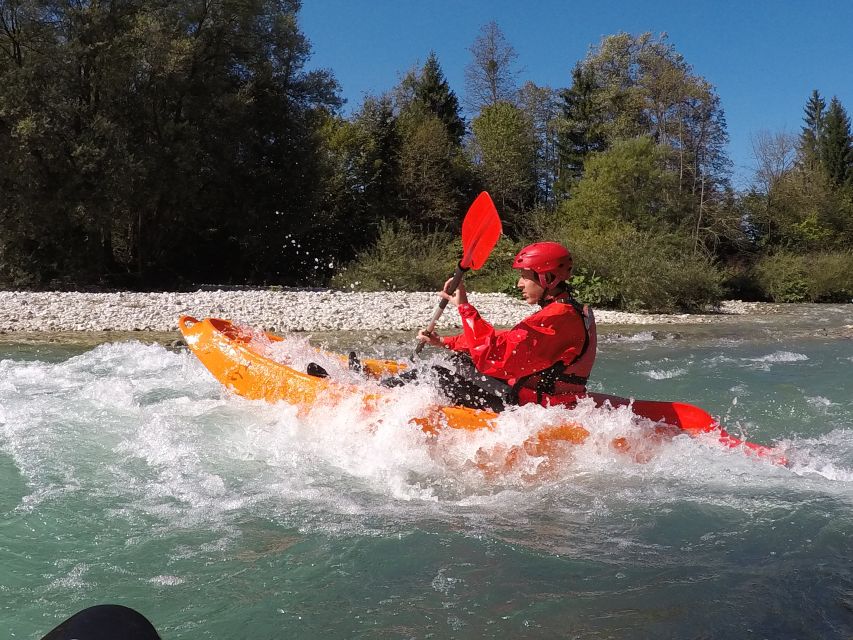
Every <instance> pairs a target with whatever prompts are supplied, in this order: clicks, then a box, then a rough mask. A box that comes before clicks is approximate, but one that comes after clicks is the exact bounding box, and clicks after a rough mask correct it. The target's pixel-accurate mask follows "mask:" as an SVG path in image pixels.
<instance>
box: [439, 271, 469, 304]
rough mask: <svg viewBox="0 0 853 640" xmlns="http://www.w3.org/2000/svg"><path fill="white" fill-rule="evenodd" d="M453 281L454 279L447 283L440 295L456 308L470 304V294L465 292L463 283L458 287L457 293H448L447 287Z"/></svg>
mask: <svg viewBox="0 0 853 640" xmlns="http://www.w3.org/2000/svg"><path fill="white" fill-rule="evenodd" d="M452 281H453V278H450V280H448V281H447V282H445V283H444V287H443V288H442V290H441V291H440V292H439V294H438V295H440V296H441V297H442V298H444V299H445V300H448V301H449V302H450V304H452V305H453V306H454V307H458V306H459V305H460V304H468V294H467V293H466V292H465V285H464V284H463V283H462V282H460V283H459V286H457V287H456V291H454V292H453V295H450V294H449V293H446V291H447V287H449V286H450V283H451V282H452Z"/></svg>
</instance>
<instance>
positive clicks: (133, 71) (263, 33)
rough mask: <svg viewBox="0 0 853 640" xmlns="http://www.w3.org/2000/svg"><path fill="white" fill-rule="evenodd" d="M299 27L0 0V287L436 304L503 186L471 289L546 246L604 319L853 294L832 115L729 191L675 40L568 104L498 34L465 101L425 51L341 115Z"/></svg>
mask: <svg viewBox="0 0 853 640" xmlns="http://www.w3.org/2000/svg"><path fill="white" fill-rule="evenodd" d="M299 4H300V3H299V2H298V1H297V0H277V1H272V0H267V1H265V0H241V2H239V3H238V2H230V1H227V0H219V1H214V0H201V1H199V2H193V3H172V2H167V1H166V0H153V1H152V0H116V1H114V2H95V1H93V0H89V1H84V0H75V1H73V2H71V1H68V0H65V1H62V2H60V1H57V0H39V1H24V0H18V1H11V0H0V87H2V89H0V149H2V150H3V152H2V154H1V155H0V195H2V198H0V285H2V286H6V287H33V288H45V287H62V288H69V287H81V286H100V287H133V288H166V287H169V288H171V287H178V288H180V287H190V286H193V285H194V284H198V283H201V282H211V281H213V282H217V283H223V284H224V283H234V284H237V283H239V284H245V283H252V284H311V285H322V284H328V283H331V284H332V285H333V286H338V287H352V288H366V289H384V288H410V289H424V288H426V289H432V288H435V287H437V286H439V285H440V283H441V282H443V279H444V278H445V277H446V275H447V274H448V273H449V272H450V271H452V268H453V262H454V260H455V259H456V258H457V257H458V256H456V253H457V252H458V245H459V240H458V230H459V228H458V225H459V223H460V221H461V218H462V214H463V213H464V211H465V210H466V208H467V207H468V205H469V204H470V202H471V201H472V200H473V198H474V196H475V195H476V194H477V193H478V192H479V191H480V190H483V189H487V190H488V191H489V192H490V193H491V194H492V197H493V198H494V200H495V202H496V203H497V205H498V208H499V211H500V213H501V217H502V219H503V220H504V222H505V231H506V234H507V235H506V238H505V239H504V240H502V241H501V243H500V244H499V245H498V247H497V249H496V250H495V252H494V253H493V255H492V258H491V259H490V261H489V263H488V265H487V267H486V268H485V269H484V270H483V271H482V272H480V273H477V274H474V275H473V276H472V278H471V280H472V286H473V287H479V288H481V289H491V290H502V289H508V288H511V287H512V284H513V282H514V280H513V278H512V274H511V272H510V270H509V268H508V267H509V263H510V261H511V257H512V255H513V253H514V251H515V249H516V248H517V247H518V246H519V245H520V244H521V243H524V242H527V241H529V240H532V239H555V240H560V241H563V242H565V243H566V244H567V245H568V246H569V247H570V248H571V249H572V250H573V251H574V252H575V254H576V264H577V265H578V268H577V270H576V278H575V286H576V288H577V289H578V293H579V295H580V296H581V297H583V298H585V299H587V300H588V301H590V302H595V303H598V304H605V305H612V306H619V307H625V308H649V309H676V308H683V309H695V308H700V307H703V306H705V305H707V304H712V303H714V302H715V301H717V300H719V299H720V298H721V297H723V296H727V295H733V296H739V297H750V298H769V299H776V300H790V301H798V300H816V301H823V300H847V299H850V298H851V297H853V276H851V274H853V258H851V253H850V251H851V247H853V152H851V134H850V123H849V118H848V116H847V114H846V112H845V110H844V107H843V105H842V104H841V103H840V102H839V101H838V100H836V99H832V100H831V101H830V102H829V103H828V104H827V102H826V100H825V99H824V98H823V97H822V96H820V95H819V94H818V93H817V92H815V93H814V94H813V95H812V97H811V98H810V100H809V102H808V104H807V105H806V110H805V117H804V127H803V131H802V134H801V135H800V136H791V135H789V134H785V133H770V132H765V133H762V134H759V135H757V136H756V137H755V140H754V145H755V151H756V162H757V167H758V169H757V171H756V176H755V183H754V187H753V188H751V189H750V190H748V191H746V192H738V191H736V190H735V189H733V187H732V185H731V183H730V179H731V163H730V161H729V159H728V158H727V157H726V153H725V147H726V144H727V142H728V137H727V132H726V122H725V117H724V113H723V109H722V106H721V104H720V100H719V97H718V96H717V95H716V93H715V90H714V87H713V86H712V85H711V84H710V83H709V82H708V81H706V80H705V79H704V78H702V77H700V76H698V75H697V74H695V73H694V71H693V69H692V68H691V66H690V65H689V64H688V63H687V62H686V61H685V60H684V58H683V56H682V55H681V54H679V53H678V52H677V51H676V49H675V48H674V46H673V45H672V44H670V43H669V42H668V41H667V39H666V37H665V36H661V37H654V36H652V35H650V34H642V35H639V36H632V35H628V34H624V33H620V34H617V35H613V36H608V37H605V38H603V39H602V41H601V42H600V43H598V44H597V45H596V46H595V47H593V48H591V49H590V52H589V53H588V55H587V56H586V57H585V58H584V59H583V60H581V61H579V62H577V64H576V65H575V66H574V68H573V70H572V71H571V74H570V76H569V77H567V85H568V86H567V87H565V88H551V87H542V86H537V85H535V84H533V83H532V82H522V81H521V79H520V78H519V73H518V72H517V70H516V66H515V60H516V53H515V51H514V49H513V47H512V45H511V44H509V43H508V42H507V41H506V39H505V37H504V35H503V34H502V32H501V31H500V29H499V28H498V26H497V25H496V24H495V23H489V24H487V25H485V26H484V27H483V29H482V30H481V32H480V33H479V35H478V36H477V37H476V39H475V40H474V41H473V43H472V45H471V47H470V52H471V61H470V64H469V66H468V67H467V69H466V82H465V88H464V89H465V90H464V93H463V94H462V97H463V100H464V104H460V98H459V97H458V96H457V94H456V92H455V91H454V90H453V89H451V87H450V86H449V85H448V82H447V79H446V78H445V76H444V74H443V71H442V69H441V65H440V62H439V60H438V59H437V57H436V56H435V54H432V53H431V54H429V55H428V57H427V58H426V61H425V62H424V63H423V64H422V65H421V64H419V65H416V66H415V67H413V68H412V69H411V70H410V71H409V72H408V73H406V74H405V75H404V76H403V78H402V79H401V80H400V81H399V83H398V84H397V85H396V86H394V87H393V88H392V89H390V90H389V91H388V92H387V93H386V94H384V95H380V96H371V97H367V98H365V99H364V101H363V103H362V104H360V105H358V106H357V108H356V109H355V110H354V111H353V112H352V114H351V115H349V116H347V117H345V116H343V115H342V111H341V106H342V101H341V99H340V92H339V87H338V86H337V84H336V82H335V79H334V76H333V74H332V72H331V71H312V72H308V71H306V70H305V67H306V63H307V61H308V59H309V54H310V45H309V43H308V41H307V39H306V38H305V36H304V35H303V34H302V33H301V32H300V30H299V27H298V10H299Z"/></svg>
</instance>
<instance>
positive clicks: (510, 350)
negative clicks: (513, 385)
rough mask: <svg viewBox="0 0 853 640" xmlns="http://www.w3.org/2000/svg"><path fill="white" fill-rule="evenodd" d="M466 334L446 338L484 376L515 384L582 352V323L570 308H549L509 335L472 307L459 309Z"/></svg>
mask: <svg viewBox="0 0 853 640" xmlns="http://www.w3.org/2000/svg"><path fill="white" fill-rule="evenodd" d="M459 315H460V316H461V317H462V327H463V333H462V334H461V335H459V336H452V337H450V338H445V344H446V345H447V346H448V347H449V348H451V349H454V350H456V351H467V352H468V354H469V355H470V356H471V359H472V360H473V361H474V366H476V367H477V370H478V371H480V372H481V373H484V374H486V375H488V376H493V377H496V378H501V379H504V380H509V381H515V380H517V379H518V378H520V377H522V376H526V375H529V374H531V373H535V372H537V371H542V370H543V369H547V368H548V367H550V366H551V365H552V364H554V363H555V362H557V360H560V359H561V358H562V357H565V356H568V357H569V358H571V357H572V354H574V355H577V354H579V353H580V352H581V350H582V349H583V342H584V331H583V319H582V318H580V316H578V314H577V313H576V312H575V311H574V309H572V308H571V307H567V308H566V307H562V305H561V307H555V306H554V305H549V306H548V307H546V308H545V309H542V310H540V311H538V312H536V313H534V314H533V315H531V316H530V317H528V318H526V319H525V320H523V321H521V322H520V323H519V324H517V325H516V326H515V327H513V328H512V329H510V330H509V331H496V330H495V329H494V328H493V327H492V326H491V325H490V324H489V323H488V322H486V321H485V320H483V318H482V317H480V314H479V313H478V312H477V310H476V309H475V308H474V307H473V306H471V305H470V304H465V305H459Z"/></svg>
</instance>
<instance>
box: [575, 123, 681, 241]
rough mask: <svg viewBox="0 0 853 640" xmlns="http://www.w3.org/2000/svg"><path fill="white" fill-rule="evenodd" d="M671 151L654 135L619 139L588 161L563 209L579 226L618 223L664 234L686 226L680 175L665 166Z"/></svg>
mask: <svg viewBox="0 0 853 640" xmlns="http://www.w3.org/2000/svg"><path fill="white" fill-rule="evenodd" d="M668 154H669V151H668V150H667V149H666V148H664V147H660V146H658V145H656V144H655V143H654V141H653V140H652V139H651V138H649V137H647V136H646V137H641V138H633V139H631V140H619V141H617V142H615V143H614V144H613V146H612V147H611V148H610V149H608V150H607V151H603V152H600V153H594V154H591V155H590V156H589V158H588V159H587V161H586V166H585V170H584V176H583V178H582V179H581V181H580V182H579V183H578V185H577V187H576V189H575V191H574V192H573V196H572V198H571V199H569V200H567V201H566V202H565V203H564V204H563V205H562V208H561V210H562V212H563V214H565V215H566V216H567V217H568V219H569V220H570V221H571V223H572V224H575V225H578V226H592V227H607V226H608V225H611V224H614V223H616V222H621V223H628V224H630V225H632V226H633V227H634V228H636V229H641V230H648V231H653V232H659V233H665V232H667V231H672V230H675V229H679V228H681V229H682V230H683V231H685V232H687V231H688V229H687V228H685V225H684V220H683V217H682V212H683V210H684V209H683V205H682V202H681V201H680V198H679V193H678V178H677V176H676V175H674V174H673V173H672V172H671V171H668V170H667V168H666V165H667V162H668V160H669V158H668Z"/></svg>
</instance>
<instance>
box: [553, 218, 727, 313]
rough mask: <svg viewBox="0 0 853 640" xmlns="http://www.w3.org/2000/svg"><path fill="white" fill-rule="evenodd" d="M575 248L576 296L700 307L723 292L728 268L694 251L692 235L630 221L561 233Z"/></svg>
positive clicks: (619, 303) (637, 305)
mask: <svg viewBox="0 0 853 640" xmlns="http://www.w3.org/2000/svg"><path fill="white" fill-rule="evenodd" d="M555 239H556V240H557V241H559V242H563V243H564V244H565V245H566V246H567V247H569V249H571V251H572V253H573V254H574V262H575V265H576V274H577V275H576V277H575V279H574V281H573V284H575V286H576V287H577V297H578V299H579V300H581V301H583V302H589V303H593V304H600V305H603V306H610V307H616V308H620V309H626V310H632V311H634V310H645V311H655V312H673V311H701V310H704V309H705V308H706V307H708V306H712V305H716V304H717V303H719V301H720V300H721V299H722V295H723V286H722V282H723V273H722V271H721V270H720V269H719V268H718V267H716V266H715V265H714V264H713V263H711V262H710V261H709V260H707V259H706V258H704V257H702V256H697V255H692V247H691V245H690V240H689V238H685V237H682V236H679V235H677V234H669V235H667V234H660V235H658V234H652V233H650V232H643V231H638V230H637V229H635V228H634V227H632V226H631V225H627V224H621V225H611V226H608V227H602V228H598V229H580V230H577V231H575V232H572V233H565V232H563V233H559V234H558V235H557V237H555Z"/></svg>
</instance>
